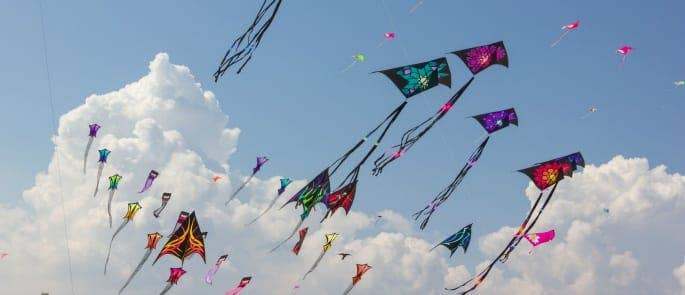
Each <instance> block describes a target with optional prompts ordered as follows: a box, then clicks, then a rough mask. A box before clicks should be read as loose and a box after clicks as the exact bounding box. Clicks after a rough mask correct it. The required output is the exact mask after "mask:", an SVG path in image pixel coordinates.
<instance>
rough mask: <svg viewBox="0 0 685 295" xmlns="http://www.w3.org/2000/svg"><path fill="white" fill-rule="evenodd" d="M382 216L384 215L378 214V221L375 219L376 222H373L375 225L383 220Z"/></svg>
mask: <svg viewBox="0 0 685 295" xmlns="http://www.w3.org/2000/svg"><path fill="white" fill-rule="evenodd" d="M382 218H383V216H382V215H378V216H376V221H374V222H373V226H376V225H378V222H379V221H381V219H382Z"/></svg>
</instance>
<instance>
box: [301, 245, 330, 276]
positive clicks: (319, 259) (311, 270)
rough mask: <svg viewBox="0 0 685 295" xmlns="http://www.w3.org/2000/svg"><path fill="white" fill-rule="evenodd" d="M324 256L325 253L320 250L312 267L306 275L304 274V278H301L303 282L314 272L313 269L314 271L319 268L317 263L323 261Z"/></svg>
mask: <svg viewBox="0 0 685 295" xmlns="http://www.w3.org/2000/svg"><path fill="white" fill-rule="evenodd" d="M324 255H326V251H323V250H321V254H320V255H319V258H317V259H316V261H314V264H313V265H312V267H310V268H309V270H308V271H307V273H306V274H304V276H303V277H302V280H303V281H304V279H306V278H307V275H308V274H310V273H312V272H313V271H314V269H316V267H317V266H319V262H321V259H323V256H324Z"/></svg>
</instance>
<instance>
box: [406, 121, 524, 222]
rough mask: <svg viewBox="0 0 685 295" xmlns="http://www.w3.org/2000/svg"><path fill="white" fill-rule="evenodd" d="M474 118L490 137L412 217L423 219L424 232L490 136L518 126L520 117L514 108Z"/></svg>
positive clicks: (477, 158) (474, 163)
mask: <svg viewBox="0 0 685 295" xmlns="http://www.w3.org/2000/svg"><path fill="white" fill-rule="evenodd" d="M472 118H474V119H476V121H478V123H480V125H481V126H482V127H483V128H484V129H485V131H487V133H488V136H487V137H485V139H484V140H483V142H481V144H480V145H479V146H478V147H477V148H476V150H475V151H473V153H472V154H471V156H469V159H468V161H466V164H464V167H462V168H461V170H460V171H459V173H458V174H457V176H455V177H454V179H453V180H452V182H451V183H450V184H449V185H448V186H447V187H445V188H444V189H443V190H442V191H441V192H440V193H439V194H438V195H437V196H436V197H435V198H434V199H433V200H432V201H431V202H430V203H429V204H428V205H426V206H425V207H424V208H423V209H421V210H419V211H418V212H416V213H414V214H413V215H412V216H413V217H414V220H418V219H419V218H420V217H423V220H422V221H421V225H420V228H421V229H422V230H423V229H424V228H426V225H428V221H429V220H430V218H431V216H432V215H433V213H434V212H435V210H437V209H438V207H440V205H442V203H444V202H445V201H447V199H448V198H449V197H450V195H452V193H453V192H454V190H455V189H456V188H457V186H459V184H461V182H462V181H463V180H464V178H465V177H466V174H467V173H468V172H469V171H470V170H471V168H472V167H473V166H474V165H476V163H477V162H478V160H479V159H480V156H481V155H482V154H483V150H484V149H485V146H486V145H487V144H488V141H489V140H490V134H492V133H494V132H497V131H499V130H502V129H504V128H506V127H507V126H509V125H511V124H513V125H516V126H518V117H517V116H516V111H515V110H514V109H513V108H511V109H506V110H501V111H496V112H491V113H485V114H480V115H476V116H473V117H472Z"/></svg>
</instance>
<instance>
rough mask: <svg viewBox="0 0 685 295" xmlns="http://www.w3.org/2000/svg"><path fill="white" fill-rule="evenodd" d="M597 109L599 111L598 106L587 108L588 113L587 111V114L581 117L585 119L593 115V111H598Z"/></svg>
mask: <svg viewBox="0 0 685 295" xmlns="http://www.w3.org/2000/svg"><path fill="white" fill-rule="evenodd" d="M597 111H599V109H598V108H596V107H590V108H589V109H588V110H587V113H585V115H583V116H582V117H580V118H581V119H585V118H587V117H588V116H590V115H592V114H593V113H596V112H597Z"/></svg>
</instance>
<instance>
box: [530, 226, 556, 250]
mask: <svg viewBox="0 0 685 295" xmlns="http://www.w3.org/2000/svg"><path fill="white" fill-rule="evenodd" d="M524 237H525V238H526V240H528V242H530V244H531V245H533V247H537V246H539V245H541V244H544V243H547V242H549V241H551V240H554V230H549V231H546V232H541V233H532V234H527V235H525V236H524ZM532 252H533V250H532V249H531V250H530V251H528V254H531V253H532Z"/></svg>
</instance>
